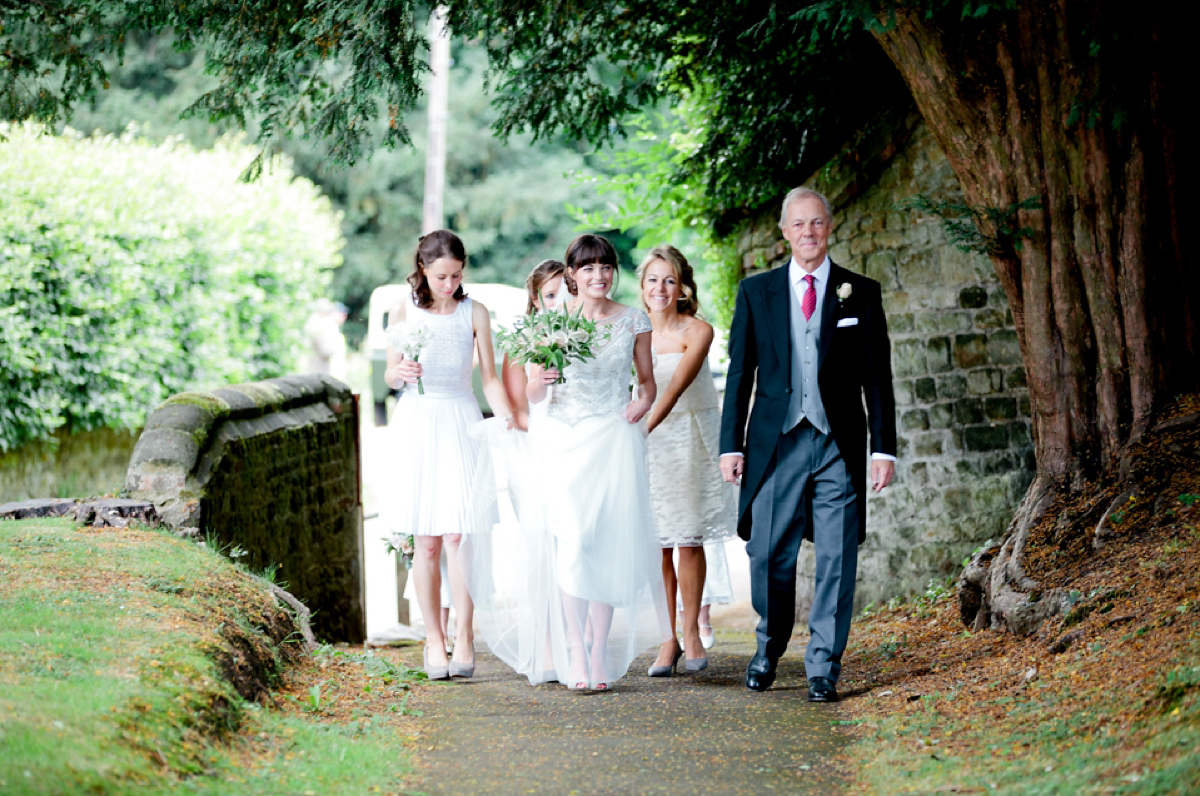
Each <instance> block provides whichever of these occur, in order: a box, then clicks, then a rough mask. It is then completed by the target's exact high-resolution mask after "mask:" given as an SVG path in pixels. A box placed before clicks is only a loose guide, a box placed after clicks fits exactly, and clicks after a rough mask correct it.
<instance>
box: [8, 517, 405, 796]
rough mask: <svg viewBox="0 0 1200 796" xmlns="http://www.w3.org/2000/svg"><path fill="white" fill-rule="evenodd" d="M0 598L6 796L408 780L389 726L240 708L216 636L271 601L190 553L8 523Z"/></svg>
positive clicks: (342, 789) (153, 536) (126, 534)
mask: <svg viewBox="0 0 1200 796" xmlns="http://www.w3.org/2000/svg"><path fill="white" fill-rule="evenodd" d="M0 583H2V584H4V585H3V586H0V748H2V749H3V754H0V793H4V794H6V796H7V794H58V793H62V794H71V793H84V792H86V793H100V794H143V793H174V792H187V793H211V794H228V793H264V794H265V793H279V792H305V791H313V792H320V793H323V794H327V793H334V794H336V793H351V792H353V793H362V792H364V791H365V790H366V789H367V788H369V787H375V788H385V789H386V788H388V787H389V786H393V788H394V784H395V783H396V781H397V777H398V776H399V775H401V774H403V773H404V772H405V771H406V770H407V764H406V763H404V762H403V761H404V750H403V748H402V743H401V741H400V740H399V736H398V734H397V733H396V732H395V728H394V727H393V726H391V725H389V720H390V719H391V718H392V717H393V716H395V715H398V714H381V715H380V716H378V717H368V718H364V719H362V720H358V721H353V722H349V723H346V724H335V723H328V722H323V721H322V720H321V719H320V718H319V717H317V716H315V715H314V716H312V717H309V716H306V715H300V714H297V713H296V712H295V711H294V710H293V711H284V712H280V711H279V710H276V709H274V708H263V707H260V706H259V705H258V704H254V703H249V702H246V701H245V700H244V699H242V697H240V696H239V695H238V693H237V691H236V690H235V689H234V687H233V686H232V685H231V684H230V683H228V682H227V681H226V680H224V679H223V678H222V677H221V675H220V673H219V671H218V667H217V665H216V664H215V663H214V659H213V657H212V655H211V653H212V651H213V649H214V647H215V645H217V644H219V643H220V638H221V633H223V632H227V631H229V630H230V628H231V627H232V626H234V625H243V624H244V625H252V624H253V622H254V620H253V617H254V616H255V613H256V612H257V611H260V610H262V605H263V604H266V603H260V604H253V603H254V599H255V594H257V595H258V598H261V599H262V600H264V601H266V602H267V603H269V602H270V600H269V598H268V597H266V592H265V589H263V587H262V586H261V585H260V584H258V583H256V582H255V581H253V580H252V579H250V578H248V577H246V576H245V575H244V574H243V573H241V572H240V571H238V570H237V568H236V567H234V566H233V565H232V564H230V563H229V562H228V561H227V560H225V559H223V558H221V557H220V556H218V555H216V554H215V553H213V552H212V551H209V550H206V549H205V548H203V547H201V546H199V545H196V544H193V543H191V542H185V541H182V540H180V539H177V538H175V537H173V536H170V535H169V534H165V533H159V532H152V531H145V530H127V531H117V530H106V531H93V530H90V529H83V528H77V527H76V526H74V525H73V523H71V522H68V521H64V520H48V521H43V520H38V521H21V522H4V523H0ZM243 610H244V615H240V614H239V612H240V611H243ZM222 623H225V625H226V626H225V627H222ZM239 632H246V631H244V630H242V631H239ZM365 663H367V664H369V663H370V661H365ZM270 701H271V700H270V699H267V700H265V704H269V703H270Z"/></svg>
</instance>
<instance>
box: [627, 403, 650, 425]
mask: <svg viewBox="0 0 1200 796" xmlns="http://www.w3.org/2000/svg"><path fill="white" fill-rule="evenodd" d="M653 403H654V399H653V398H651V399H650V400H647V399H645V398H639V399H638V400H636V401H632V402H630V404H629V406H626V407H625V419H626V420H628V421H629V422H630V423H636V422H638V421H639V420H641V419H642V418H643V417H645V416H646V413H647V412H649V411H650V405H651V404H653Z"/></svg>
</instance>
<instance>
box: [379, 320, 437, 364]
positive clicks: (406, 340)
mask: <svg viewBox="0 0 1200 796" xmlns="http://www.w3.org/2000/svg"><path fill="white" fill-rule="evenodd" d="M387 338H388V345H389V346H390V347H391V349H392V350H393V351H395V352H396V353H397V354H400V355H402V356H405V357H408V358H409V359H411V360H413V361H414V362H415V361H416V360H417V357H419V356H420V354H421V349H422V348H424V347H425V344H426V343H428V342H429V330H428V329H427V328H425V326H424V325H422V324H419V323H413V322H412V321H409V322H408V323H393V324H392V325H391V326H389V327H388V328H387Z"/></svg>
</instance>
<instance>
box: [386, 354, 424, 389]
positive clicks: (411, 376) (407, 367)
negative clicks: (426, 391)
mask: <svg viewBox="0 0 1200 796" xmlns="http://www.w3.org/2000/svg"><path fill="white" fill-rule="evenodd" d="M384 376H385V381H387V382H388V383H389V384H393V383H395V382H396V381H402V382H405V383H407V384H416V383H417V379H419V378H421V363H420V362H416V361H414V360H411V359H402V360H400V361H399V362H397V363H396V364H395V365H392V366H391V367H390V368H388V369H387V372H386V373H384Z"/></svg>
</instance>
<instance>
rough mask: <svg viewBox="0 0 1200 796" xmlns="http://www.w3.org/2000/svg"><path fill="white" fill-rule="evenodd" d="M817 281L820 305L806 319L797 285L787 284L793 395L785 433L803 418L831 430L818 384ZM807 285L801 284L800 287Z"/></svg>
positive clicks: (815, 425) (819, 334)
mask: <svg viewBox="0 0 1200 796" xmlns="http://www.w3.org/2000/svg"><path fill="white" fill-rule="evenodd" d="M816 284H817V299H818V300H817V308H816V310H815V311H814V312H813V316H812V318H810V319H809V320H807V321H805V320H804V310H803V308H802V307H801V305H800V297H799V296H798V295H796V294H797V292H799V291H797V290H796V289H795V286H793V285H791V284H789V285H788V296H789V298H790V300H791V302H792V313H791V316H792V329H791V332H792V397H791V400H790V401H789V402H788V412H787V418H786V419H785V420H784V421H783V431H784V433H786V432H788V431H791V430H792V429H793V428H795V427H796V426H797V425H798V424H799V423H800V421H801V420H803V419H805V418H808V422H809V423H812V425H813V428H815V429H816V430H817V431H820V432H821V433H822V434H828V433H829V418H827V417H826V416H825V404H823V403H821V388H820V386H819V385H818V384H817V357H818V352H819V351H820V350H821V304H822V302H821V300H820V299H821V295H820V294H821V291H822V290H823V287H824V286H823V285H821V284H820V283H816ZM807 289H808V284H807V283H802V287H801V290H807Z"/></svg>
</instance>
